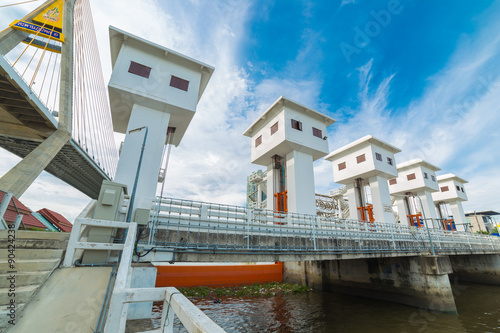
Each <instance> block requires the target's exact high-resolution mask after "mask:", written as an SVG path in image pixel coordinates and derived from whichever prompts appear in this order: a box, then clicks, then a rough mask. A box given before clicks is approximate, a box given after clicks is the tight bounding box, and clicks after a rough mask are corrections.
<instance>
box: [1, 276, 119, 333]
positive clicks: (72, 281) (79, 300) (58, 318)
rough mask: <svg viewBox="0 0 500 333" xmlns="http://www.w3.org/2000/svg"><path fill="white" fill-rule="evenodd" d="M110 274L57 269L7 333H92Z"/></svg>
mask: <svg viewBox="0 0 500 333" xmlns="http://www.w3.org/2000/svg"><path fill="white" fill-rule="evenodd" d="M110 273H111V267H76V268H63V269H57V270H56V271H54V273H53V274H52V276H51V277H50V278H49V279H48V281H47V282H46V283H45V284H44V285H43V286H42V287H41V289H40V291H39V292H38V293H37V294H36V295H35V297H34V298H33V300H32V301H31V302H30V303H29V304H28V305H26V307H25V309H24V311H23V312H22V314H21V315H20V316H18V317H17V318H16V325H15V326H10V327H9V328H8V329H7V332H9V333H17V332H19V333H26V332H38V333H45V332H47V333H49V332H50V333H53V332H61V333H62V332H68V333H76V332H80V333H86V332H89V333H90V332H94V329H95V326H96V323H97V318H98V316H99V312H100V310H101V305H102V302H103V300H104V295H105V292H106V287H107V284H108V281H109V276H110Z"/></svg>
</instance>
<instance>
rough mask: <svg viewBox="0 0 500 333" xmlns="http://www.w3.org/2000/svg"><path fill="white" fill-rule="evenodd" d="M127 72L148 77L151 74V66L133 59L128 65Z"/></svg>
mask: <svg viewBox="0 0 500 333" xmlns="http://www.w3.org/2000/svg"><path fill="white" fill-rule="evenodd" d="M128 72H129V73H132V74H135V75H139V76H142V77H144V78H146V79H149V75H151V67H148V66H144V65H141V64H138V63H136V62H134V61H131V62H130V67H129V68H128Z"/></svg>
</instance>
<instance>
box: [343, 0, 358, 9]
mask: <svg viewBox="0 0 500 333" xmlns="http://www.w3.org/2000/svg"><path fill="white" fill-rule="evenodd" d="M355 3H356V0H342V3H341V4H340V7H343V6H345V5H350V4H353V5H354V4H355Z"/></svg>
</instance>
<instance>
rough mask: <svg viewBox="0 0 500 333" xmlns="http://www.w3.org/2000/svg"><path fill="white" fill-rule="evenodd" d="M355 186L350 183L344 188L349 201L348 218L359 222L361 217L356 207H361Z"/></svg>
mask: <svg viewBox="0 0 500 333" xmlns="http://www.w3.org/2000/svg"><path fill="white" fill-rule="evenodd" d="M355 185H356V183H351V184H347V185H346V186H345V187H346V194H347V200H348V201H349V218H350V219H352V220H361V216H360V214H359V211H358V207H360V206H361V202H359V195H358V193H357V189H356V187H355Z"/></svg>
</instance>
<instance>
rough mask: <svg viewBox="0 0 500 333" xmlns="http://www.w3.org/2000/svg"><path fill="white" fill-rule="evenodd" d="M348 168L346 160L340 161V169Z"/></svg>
mask: <svg viewBox="0 0 500 333" xmlns="http://www.w3.org/2000/svg"><path fill="white" fill-rule="evenodd" d="M345 168H346V164H345V162H342V163H339V171H340V170H344V169H345Z"/></svg>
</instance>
